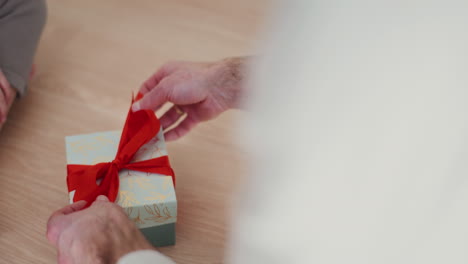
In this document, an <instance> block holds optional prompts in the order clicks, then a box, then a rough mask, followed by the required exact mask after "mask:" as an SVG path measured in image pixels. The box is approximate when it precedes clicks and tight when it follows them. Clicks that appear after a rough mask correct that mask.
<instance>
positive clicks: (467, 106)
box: [227, 0, 468, 264]
mask: <svg viewBox="0 0 468 264" xmlns="http://www.w3.org/2000/svg"><path fill="white" fill-rule="evenodd" d="M277 6H278V8H277V11H276V15H274V16H273V18H272V19H271V20H270V23H269V24H268V26H270V27H271V30H270V32H269V34H267V36H266V37H265V41H264V42H263V43H262V45H260V49H259V50H260V53H261V56H260V59H259V60H258V61H257V63H256V65H255V67H254V74H253V76H254V78H253V79H252V81H251V84H250V87H249V89H251V90H249V92H250V93H251V96H250V100H249V102H248V103H247V108H248V109H249V110H248V111H249V113H248V114H247V116H248V118H249V120H246V121H245V122H244V123H242V124H240V128H241V129H239V131H243V132H242V136H241V137H240V138H241V140H245V139H247V141H245V145H246V148H247V150H248V151H249V152H250V153H251V154H252V155H251V173H250V174H249V175H248V177H247V180H246V182H245V187H244V188H242V191H241V192H242V193H241V194H240V195H239V197H241V200H240V201H239V202H237V213H235V214H234V215H236V216H237V218H236V219H235V220H234V227H233V231H232V234H231V238H232V239H231V242H230V246H229V250H228V252H227V262H228V263H235V264H250V263H252V264H254V263H255V264H258V263H269V264H276V263H278V264H279V263H281V264H284V263H313V264H332V263H333V264H335V263H336V264H338V263H340V264H342V263H359V264H365V263H369V264H376V263H389V264H390V263H392V264H394V263H411V264H414V263H425V264H427V263H450V264H456V263H468V250H467V246H468V74H467V70H468V65H467V64H468V56H467V50H468V37H467V29H468V1H453V0H445V1H430V0H429V1H412V0H405V1H399V0H396V1H358V0H354V1H349V0H347V1H345V0H343V1H332V0H322V1H318V0H316V1H313V0H302V1H297V0H296V1H282V2H279V3H277Z"/></svg>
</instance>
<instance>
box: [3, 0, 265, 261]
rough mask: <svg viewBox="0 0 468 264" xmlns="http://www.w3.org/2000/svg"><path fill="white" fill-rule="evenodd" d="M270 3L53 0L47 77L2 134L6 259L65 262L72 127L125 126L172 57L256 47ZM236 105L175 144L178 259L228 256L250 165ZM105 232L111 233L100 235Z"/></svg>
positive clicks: (41, 57)
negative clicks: (61, 246)
mask: <svg viewBox="0 0 468 264" xmlns="http://www.w3.org/2000/svg"><path fill="white" fill-rule="evenodd" d="M267 8H268V4H267V0H255V1H253V0H236V1H231V0H133V1H124V0H100V1H95V0H80V1H63V0H50V1H49V17H48V22H47V26H46V28H45V30H44V34H43V36H42V40H41V43H40V47H39V50H38V53H37V58H36V64H37V75H36V77H35V79H34V80H33V81H32V82H31V85H30V89H29V92H28V94H27V96H26V97H24V98H22V99H21V100H18V101H17V102H16V103H15V105H14V106H13V108H12V110H11V113H10V115H9V120H8V122H7V124H6V125H5V127H4V128H3V130H2V131H1V132H0V263H55V262H56V252H55V250H54V248H52V247H51V246H50V245H49V244H48V242H47V240H46V237H45V227H46V222H47V219H48V217H49V216H50V214H51V213H52V212H53V211H55V210H57V209H59V208H61V207H62V206H64V205H66V204H67V201H68V195H67V189H66V184H65V167H66V159H65V146H64V137H65V136H67V135H74V134H81V133H90V132H96V131H106V130H118V129H121V127H122V126H123V121H124V118H125V115H126V112H127V110H128V107H129V103H130V97H131V91H132V90H134V91H135V90H136V89H137V88H138V87H139V85H140V84H141V82H142V81H143V80H145V79H146V78H147V77H148V76H149V75H150V74H152V73H153V72H155V71H156V70H157V69H158V67H159V66H160V65H162V64H163V63H164V62H166V61H168V60H198V61H205V60H215V59H220V58H223V57H226V56H236V55H244V54H252V53H253V52H254V51H253V47H254V44H255V39H256V36H257V34H258V32H259V31H260V28H261V27H260V25H261V22H262V20H263V17H264V16H265V13H266V10H267ZM241 115H243V113H240V112H235V111H230V112H227V113H225V114H223V115H222V116H220V117H219V118H218V119H217V120H214V121H211V122H207V123H205V124H202V125H200V126H198V127H197V128H196V129H195V130H194V131H193V132H191V133H190V134H189V135H188V136H186V137H185V138H183V139H181V140H179V141H177V142H173V143H169V145H168V150H169V156H170V160H171V162H172V164H173V167H174V169H175V171H176V173H177V177H178V180H177V198H178V201H179V204H178V208H179V209H178V220H177V221H178V222H177V245H175V246H172V247H166V248H161V249H160V251H161V252H163V253H164V254H167V255H169V256H170V257H172V258H173V259H175V260H176V261H177V262H178V263H204V264H206V263H221V262H222V261H223V250H224V245H225V238H226V235H227V234H226V233H227V232H228V230H229V223H228V222H229V221H228V219H229V214H230V202H231V200H232V199H234V198H235V197H233V195H232V194H233V193H234V192H233V190H234V189H235V188H236V183H237V182H238V181H239V179H240V177H241V176H242V174H243V173H244V171H245V170H244V169H243V164H244V162H243V158H242V156H243V155H242V151H241V149H240V147H239V146H238V144H237V138H236V137H235V135H236V134H237V133H236V127H237V124H236V122H237V121H238V120H239V118H240V117H241ZM96 235H103V234H96Z"/></svg>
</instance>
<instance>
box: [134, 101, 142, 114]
mask: <svg viewBox="0 0 468 264" xmlns="http://www.w3.org/2000/svg"><path fill="white" fill-rule="evenodd" d="M140 109H141V106H140V102H135V103H133V105H132V111H133V112H136V111H140Z"/></svg>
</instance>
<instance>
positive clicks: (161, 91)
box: [132, 78, 172, 112]
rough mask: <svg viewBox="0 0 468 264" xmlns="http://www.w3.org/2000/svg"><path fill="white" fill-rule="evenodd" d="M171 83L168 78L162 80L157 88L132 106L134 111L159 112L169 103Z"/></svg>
mask: <svg viewBox="0 0 468 264" xmlns="http://www.w3.org/2000/svg"><path fill="white" fill-rule="evenodd" d="M171 87H172V86H171V82H170V80H169V79H168V78H166V79H164V80H162V81H161V82H160V83H159V84H158V86H157V87H155V88H154V89H153V90H151V91H150V92H148V93H147V94H145V95H144V96H143V98H141V99H140V100H139V101H136V102H135V103H133V105H132V111H133V112H136V111H139V110H142V109H150V110H157V109H158V108H160V107H161V106H162V105H163V104H164V103H165V102H167V101H169V93H168V91H169V89H170V88H171Z"/></svg>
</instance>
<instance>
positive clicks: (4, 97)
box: [0, 70, 12, 124]
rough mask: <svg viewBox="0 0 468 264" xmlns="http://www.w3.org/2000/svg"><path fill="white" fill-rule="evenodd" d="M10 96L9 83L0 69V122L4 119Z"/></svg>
mask: <svg viewBox="0 0 468 264" xmlns="http://www.w3.org/2000/svg"><path fill="white" fill-rule="evenodd" d="M11 97H12V90H11V88H10V84H9V83H8V80H7V79H6V77H5V75H3V72H2V71H1V70H0V124H3V123H4V122H5V121H6V116H7V113H8V108H9V101H10V98H11Z"/></svg>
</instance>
